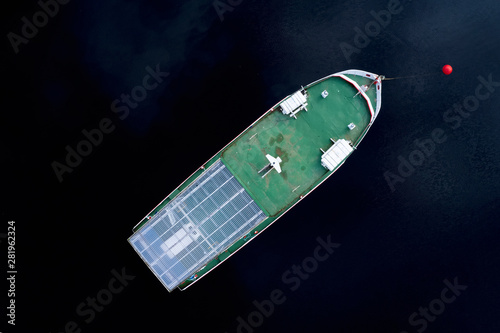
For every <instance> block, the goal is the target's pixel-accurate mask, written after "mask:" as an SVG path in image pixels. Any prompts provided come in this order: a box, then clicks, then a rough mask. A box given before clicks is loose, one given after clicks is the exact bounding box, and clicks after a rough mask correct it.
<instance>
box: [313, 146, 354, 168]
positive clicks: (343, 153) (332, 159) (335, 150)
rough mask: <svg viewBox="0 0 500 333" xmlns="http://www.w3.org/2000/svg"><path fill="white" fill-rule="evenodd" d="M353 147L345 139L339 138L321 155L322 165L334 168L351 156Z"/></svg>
mask: <svg viewBox="0 0 500 333" xmlns="http://www.w3.org/2000/svg"><path fill="white" fill-rule="evenodd" d="M352 150H353V148H352V147H351V145H350V144H349V141H347V140H345V139H340V140H337V142H335V143H334V145H333V146H331V147H330V148H328V150H327V151H326V152H325V153H324V154H323V155H322V156H321V165H322V166H324V167H325V168H327V169H328V170H330V171H332V170H334V169H335V168H336V167H337V166H338V165H339V164H341V163H342V161H343V160H344V159H345V158H346V157H347V156H349V154H350V153H351V152H352Z"/></svg>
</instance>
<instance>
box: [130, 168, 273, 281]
mask: <svg viewBox="0 0 500 333" xmlns="http://www.w3.org/2000/svg"><path fill="white" fill-rule="evenodd" d="M265 218H266V215H265V214H264V212H263V211H262V210H261V209H260V208H259V206H258V205H257V204H256V203H255V202H254V201H253V200H252V198H251V197H250V195H249V194H248V193H247V192H246V190H245V189H244V188H243V187H242V186H241V184H240V183H239V182H238V180H237V179H236V178H235V177H234V176H233V175H232V174H231V172H230V171H229V170H228V169H227V168H226V166H225V165H224V164H223V163H222V162H221V161H220V160H219V161H217V162H216V163H214V164H213V165H212V166H211V167H210V168H209V169H207V170H206V171H205V172H204V173H203V174H202V175H201V176H200V177H199V178H198V179H197V180H195V181H194V182H193V183H192V184H191V185H190V186H189V187H187V188H186V189H185V190H183V191H182V192H181V193H180V194H179V195H178V196H177V197H175V198H174V199H173V200H172V201H170V202H169V203H168V204H167V205H166V206H165V207H164V208H163V209H161V210H160V211H159V212H158V213H157V214H156V215H155V216H154V217H153V218H152V219H151V220H150V221H148V222H147V223H146V224H145V225H144V226H143V227H142V228H141V229H139V230H138V231H137V232H136V233H135V234H134V235H132V237H130V239H129V242H130V243H131V245H132V246H133V247H134V249H135V250H136V251H137V253H138V254H139V255H140V256H141V257H142V259H143V260H144V261H145V262H146V263H147V264H148V266H149V267H150V268H151V269H152V271H153V272H154V274H155V275H156V276H157V277H158V279H160V281H161V282H162V283H163V285H164V286H165V287H166V288H167V289H168V290H172V289H174V288H175V287H176V286H178V285H179V284H180V283H181V282H183V281H184V280H186V279H187V278H189V277H190V276H191V275H192V274H193V273H194V272H196V271H197V270H198V269H199V268H200V267H202V266H203V265H205V264H206V263H207V262H208V261H209V260H211V259H213V258H214V257H216V256H217V255H218V254H219V253H221V252H222V251H224V250H225V249H226V248H227V247H228V246H230V245H231V244H232V243H234V242H235V241H236V240H238V239H239V238H241V237H242V236H244V235H245V234H246V233H248V232H249V231H250V230H251V229H252V228H253V227H255V226H256V225H257V224H258V223H259V222H261V221H262V220H264V219H265Z"/></svg>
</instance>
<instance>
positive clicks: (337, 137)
mask: <svg viewBox="0 0 500 333" xmlns="http://www.w3.org/2000/svg"><path fill="white" fill-rule="evenodd" d="M383 79H384V76H382V75H377V74H373V73H370V72H366V71H362V70H356V69H351V70H346V71H342V72H339V73H335V74H331V75H328V76H326V77H323V78H321V79H319V80H317V81H314V82H312V83H310V84H308V85H306V86H301V87H300V89H299V90H297V91H296V92H294V93H293V94H291V95H289V96H287V97H285V98H283V99H282V100H281V101H279V102H278V103H276V105H274V106H273V107H271V108H270V109H269V110H267V112H265V113H264V114H263V115H262V116H261V117H260V118H258V119H257V120H256V121H255V122H254V123H252V124H251V125H250V126H249V127H247V128H246V129H245V130H244V131H243V132H242V133H241V134H239V135H238V136H237V137H236V138H234V139H233V140H232V141H231V142H229V143H228V144H227V145H226V146H225V147H224V148H222V149H221V150H220V151H219V152H217V153H216V154H215V155H214V156H213V157H212V158H210V159H209V160H208V161H207V162H205V163H204V164H202V165H201V167H200V168H199V169H197V170H196V171H195V172H194V173H193V174H191V176H189V177H188V178H187V179H186V180H185V181H184V182H183V183H181V184H180V185H179V186H178V187H177V188H176V189H174V190H173V191H172V192H171V193H170V194H169V195H168V196H167V197H165V198H164V199H163V200H162V201H161V202H160V203H159V204H158V205H157V206H156V207H155V208H154V209H153V210H151V211H150V212H149V213H148V214H147V215H146V216H145V217H144V218H143V219H142V220H141V221H140V222H139V223H138V224H137V225H136V226H135V227H134V228H133V234H132V236H130V237H129V238H128V242H129V243H130V244H131V246H132V247H133V249H134V250H135V251H136V252H137V254H138V255H139V256H140V258H142V260H143V261H144V262H145V263H146V265H147V266H148V267H149V268H150V270H151V271H152V272H153V274H154V275H156V277H157V278H158V279H159V281H160V282H161V283H162V284H163V286H164V287H165V288H166V289H167V290H168V291H169V292H171V291H173V290H174V289H175V288H178V289H180V290H185V289H186V288H188V287H190V286H192V285H193V284H194V283H196V282H197V281H199V280H200V279H201V278H202V277H204V276H205V275H206V274H208V273H209V272H210V271H211V270H213V269H214V268H215V267H217V266H218V265H220V264H221V263H222V262H224V261H225V260H227V259H228V258H229V257H231V256H232V255H233V254H235V253H236V252H237V251H238V250H240V249H241V248H243V247H244V246H245V245H247V244H248V243H249V242H251V241H252V240H253V239H255V237H257V236H258V235H260V234H261V232H262V231H263V230H265V229H266V228H268V227H269V226H270V225H271V224H273V223H274V222H276V221H277V220H278V219H279V218H280V217H282V216H283V215H284V214H285V213H286V212H288V211H289V210H290V209H291V208H292V207H293V206H295V205H296V204H297V203H299V202H300V201H301V200H302V199H303V198H305V197H306V196H307V195H308V194H309V193H311V192H312V191H313V190H314V189H315V188H316V187H317V186H319V185H320V184H321V183H323V182H324V181H325V180H326V179H327V178H328V177H330V176H331V175H332V174H333V173H334V172H335V171H336V170H338V168H339V167H340V166H341V165H342V164H343V163H344V162H345V160H346V159H347V158H348V157H349V156H350V155H351V153H352V152H353V151H354V150H355V149H356V148H357V147H358V145H359V143H360V142H361V140H362V139H363V138H364V137H365V135H366V133H367V132H368V130H369V129H370V127H371V126H372V124H373V122H374V121H375V119H376V118H377V115H378V113H379V111H380V107H381V103H382V80H383ZM221 121H224V120H221Z"/></svg>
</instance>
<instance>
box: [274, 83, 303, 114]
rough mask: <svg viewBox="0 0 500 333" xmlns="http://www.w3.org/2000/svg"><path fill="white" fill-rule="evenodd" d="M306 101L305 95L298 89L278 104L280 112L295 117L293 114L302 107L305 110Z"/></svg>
mask: <svg viewBox="0 0 500 333" xmlns="http://www.w3.org/2000/svg"><path fill="white" fill-rule="evenodd" d="M306 101H307V98H306V96H305V95H304V94H303V93H302V91H301V90H299V91H297V92H296V93H294V94H293V95H292V96H290V97H289V98H287V99H286V100H284V101H283V102H282V103H281V104H280V106H281V109H282V113H283V114H285V115H287V114H289V115H290V117H294V118H297V117H295V114H296V113H297V112H299V111H300V110H303V109H305V110H306V111H307V109H306V105H307V103H306Z"/></svg>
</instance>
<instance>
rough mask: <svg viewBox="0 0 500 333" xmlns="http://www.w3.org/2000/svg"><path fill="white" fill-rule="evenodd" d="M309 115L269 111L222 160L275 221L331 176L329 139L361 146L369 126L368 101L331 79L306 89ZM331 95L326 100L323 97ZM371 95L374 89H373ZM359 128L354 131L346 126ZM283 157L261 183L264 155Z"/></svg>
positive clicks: (348, 85)
mask: <svg viewBox="0 0 500 333" xmlns="http://www.w3.org/2000/svg"><path fill="white" fill-rule="evenodd" d="M306 90H307V91H308V95H309V97H308V99H307V102H308V107H307V109H308V111H305V110H304V111H301V112H299V113H298V114H297V119H294V118H292V117H290V116H288V115H284V114H282V113H281V111H279V110H275V111H272V112H269V113H268V114H267V115H266V116H265V117H264V118H262V119H261V120H260V121H259V122H258V123H257V124H255V125H254V126H253V127H252V128H251V129H249V130H248V131H247V132H246V133H244V134H243V135H242V136H241V137H239V138H238V139H237V140H235V141H233V142H232V143H231V144H230V145H229V146H228V147H227V148H226V149H225V150H224V151H223V153H222V161H223V162H224V164H225V165H226V166H227V167H228V168H229V169H230V170H231V172H232V173H233V174H234V175H235V176H236V177H237V178H238V180H239V181H240V182H241V183H242V184H243V186H245V187H246V189H247V191H248V192H249V193H250V195H251V196H252V197H253V198H254V200H255V201H256V202H257V204H259V205H260V206H261V208H262V209H263V210H264V212H266V213H267V215H268V216H276V215H277V214H278V213H280V212H281V211H283V210H284V209H286V208H287V207H288V206H289V205H290V204H291V203H292V202H294V201H295V200H296V199H297V198H299V196H300V195H303V194H305V193H307V192H308V191H309V190H310V189H311V187H313V186H314V185H315V184H316V183H317V182H318V181H319V180H320V179H321V178H322V177H323V176H324V175H325V174H326V173H327V172H328V170H326V169H325V168H324V167H323V166H321V163H320V160H321V154H322V153H321V151H320V148H323V150H326V149H328V147H330V146H331V145H332V142H331V141H330V138H332V139H334V140H337V139H340V138H345V139H346V140H350V141H351V142H352V143H354V144H355V143H357V142H358V140H359V139H360V138H361V136H362V134H363V132H364V130H365V129H366V128H367V126H368V124H369V122H370V112H369V109H368V106H367V103H366V100H365V99H364V98H363V97H362V96H361V95H358V96H357V97H355V98H353V96H354V95H356V93H357V90H356V88H355V87H354V86H353V85H352V84H350V83H348V82H347V81H345V80H343V79H341V78H337V77H332V78H329V79H326V80H325V81H322V82H320V83H318V84H316V85H314V86H312V87H309V88H307V89H306ZM323 90H327V91H328V93H329V95H328V97H327V98H323V97H321V92H322V91H323ZM370 90H372V89H370ZM351 122H352V123H354V124H355V125H356V128H355V129H354V130H352V131H351V130H349V129H348V127H347V125H348V124H349V123H351ZM266 154H270V155H272V156H274V157H277V156H280V158H281V160H282V162H281V169H282V172H281V173H277V172H276V171H275V170H272V171H271V172H270V173H269V174H268V175H267V176H266V177H264V178H262V177H261V174H258V171H259V170H261V169H262V168H263V167H264V166H265V165H267V164H268V163H269V162H268V161H267V159H266V157H265V155H266Z"/></svg>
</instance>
